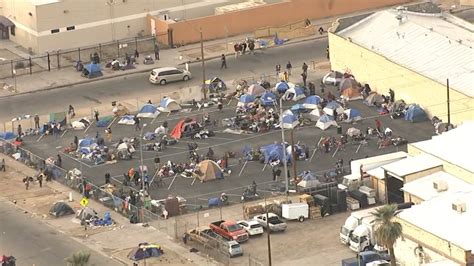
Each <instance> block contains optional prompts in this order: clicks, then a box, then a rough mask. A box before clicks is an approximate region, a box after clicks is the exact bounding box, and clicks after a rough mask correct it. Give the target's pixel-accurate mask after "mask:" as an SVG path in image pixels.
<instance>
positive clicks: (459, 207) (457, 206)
mask: <svg viewBox="0 0 474 266" xmlns="http://www.w3.org/2000/svg"><path fill="white" fill-rule="evenodd" d="M451 207H452V208H453V210H454V211H457V212H458V213H463V212H466V203H465V202H463V201H460V200H457V201H455V202H453V204H452V206H451Z"/></svg>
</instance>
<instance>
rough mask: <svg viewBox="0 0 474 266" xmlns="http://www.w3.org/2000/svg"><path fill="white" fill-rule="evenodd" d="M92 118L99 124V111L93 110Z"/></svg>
mask: <svg viewBox="0 0 474 266" xmlns="http://www.w3.org/2000/svg"><path fill="white" fill-rule="evenodd" d="M94 118H95V122H99V110H97V109H95V110H94Z"/></svg>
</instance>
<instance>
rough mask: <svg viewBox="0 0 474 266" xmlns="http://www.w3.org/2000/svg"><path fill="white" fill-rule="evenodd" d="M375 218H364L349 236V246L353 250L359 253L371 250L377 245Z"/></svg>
mask: <svg viewBox="0 0 474 266" xmlns="http://www.w3.org/2000/svg"><path fill="white" fill-rule="evenodd" d="M374 220H375V217H373V216H372V217H369V218H366V219H363V220H362V223H361V225H359V226H357V227H356V228H355V229H354V231H353V232H352V234H351V236H350V238H349V239H350V241H349V247H350V249H351V250H352V251H355V252H357V253H359V252H361V251H367V250H371V249H372V248H373V247H374V246H375V235H374V226H375V223H373V221H374Z"/></svg>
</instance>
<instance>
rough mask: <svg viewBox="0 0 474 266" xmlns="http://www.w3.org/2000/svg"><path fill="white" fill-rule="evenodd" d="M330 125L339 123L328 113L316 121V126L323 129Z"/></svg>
mask: <svg viewBox="0 0 474 266" xmlns="http://www.w3.org/2000/svg"><path fill="white" fill-rule="evenodd" d="M330 126H337V123H336V121H334V119H333V118H332V117H331V116H329V115H327V114H324V115H323V116H321V117H320V118H319V119H318V122H316V127H318V128H320V129H322V130H326V129H328V128H329V127H330Z"/></svg>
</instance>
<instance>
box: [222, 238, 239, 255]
mask: <svg viewBox="0 0 474 266" xmlns="http://www.w3.org/2000/svg"><path fill="white" fill-rule="evenodd" d="M221 248H222V249H223V250H224V252H227V253H228V254H229V255H230V257H231V258H232V257H236V256H242V255H244V252H243V250H242V246H240V244H239V242H237V241H235V240H231V241H224V242H222V245H221Z"/></svg>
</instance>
